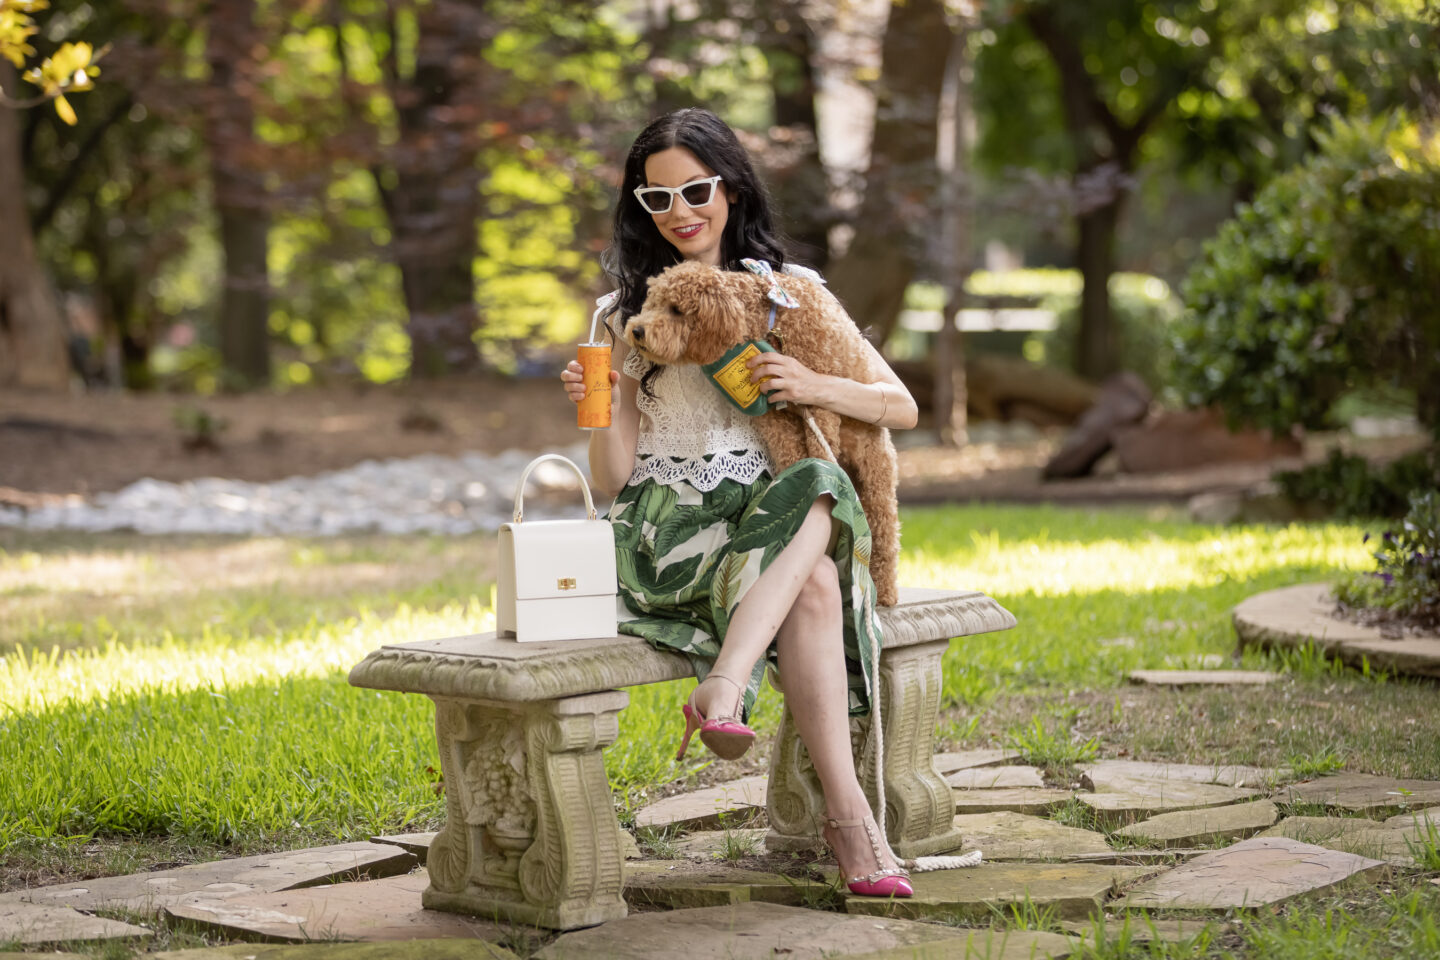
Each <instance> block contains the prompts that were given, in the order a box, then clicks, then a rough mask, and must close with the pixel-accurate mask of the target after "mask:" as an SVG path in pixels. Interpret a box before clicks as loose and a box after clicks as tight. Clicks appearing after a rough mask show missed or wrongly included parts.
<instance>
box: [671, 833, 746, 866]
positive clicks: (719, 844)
mask: <svg viewBox="0 0 1440 960" xmlns="http://www.w3.org/2000/svg"><path fill="white" fill-rule="evenodd" d="M767 832H769V831H768V830H767V829H766V828H765V827H758V828H756V829H753V830H751V829H744V828H742V829H738V830H699V831H696V832H695V833H692V834H689V835H688V836H686V837H684V838H683V839H681V840H676V841H675V852H676V853H678V854H680V855H681V856H682V857H688V858H689V859H691V860H717V859H725V857H726V854H727V853H729V852H733V851H735V850H749V851H751V852H753V853H763V852H764V851H765V834H766V833H767Z"/></svg>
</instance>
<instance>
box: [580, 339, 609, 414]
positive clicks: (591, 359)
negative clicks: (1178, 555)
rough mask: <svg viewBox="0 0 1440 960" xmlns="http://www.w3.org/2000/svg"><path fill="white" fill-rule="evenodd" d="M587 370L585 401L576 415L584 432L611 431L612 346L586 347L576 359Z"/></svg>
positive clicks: (581, 346)
mask: <svg viewBox="0 0 1440 960" xmlns="http://www.w3.org/2000/svg"><path fill="white" fill-rule="evenodd" d="M576 359H577V360H579V361H580V366H582V367H584V368H585V399H583V400H581V401H580V403H579V404H578V405H577V407H578V408H577V410H576V411H575V416H576V421H577V423H578V424H579V426H580V429H581V430H607V429H609V427H610V344H608V343H582V344H580V349H579V354H578V355H577V357H576Z"/></svg>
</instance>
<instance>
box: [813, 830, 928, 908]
mask: <svg viewBox="0 0 1440 960" xmlns="http://www.w3.org/2000/svg"><path fill="white" fill-rule="evenodd" d="M841 827H864V828H865V834H866V836H868V837H869V838H870V849H871V850H873V851H875V865H876V866H877V867H878V866H880V864H882V863H884V862H885V859H884V858H883V857H882V856H881V855H880V833H879V831H878V830H877V829H876V827H875V819H874V818H873V817H870V816H865V817H862V818H860V819H859V820H836V819H835V818H834V817H826V818H825V828H826V829H827V830H838V829H840V828H841ZM825 842H826V843H830V849H831V850H834V849H835V844H834V843H831V842H830V840H829V838H826V841H825ZM845 886H846V887H848V888H849V889H850V892H851V893H853V894H855V895H856V896H859V897H913V896H914V895H915V888H914V887H912V886H911V885H910V874H909V873H908V872H906V871H905V870H902V869H900V868H899V867H888V868H885V867H882V868H881V869H879V870H876V871H875V872H874V873H868V874H865V875H864V876H859V877H850V878H849V879H847V880H846V881H845Z"/></svg>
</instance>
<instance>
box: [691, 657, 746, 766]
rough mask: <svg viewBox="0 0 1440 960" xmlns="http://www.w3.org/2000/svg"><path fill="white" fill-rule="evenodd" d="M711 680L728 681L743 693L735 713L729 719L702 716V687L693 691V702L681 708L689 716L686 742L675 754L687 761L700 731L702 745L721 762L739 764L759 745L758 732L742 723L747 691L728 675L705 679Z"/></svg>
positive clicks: (736, 701)
mask: <svg viewBox="0 0 1440 960" xmlns="http://www.w3.org/2000/svg"><path fill="white" fill-rule="evenodd" d="M711 679H715V680H724V681H725V682H726V683H729V684H730V685H731V686H733V687H734V688H735V689H736V690H737V691H739V694H740V695H739V696H738V697H737V698H736V700H735V712H734V713H732V714H730V715H728V716H716V717H707V716H705V715H704V714H703V713H701V712H700V708H699V707H697V706H695V691H696V690H699V689H700V685H699V684H696V685H695V690H692V691H690V697H689V699H687V700H686V701H685V703H684V705H683V706H681V708H680V712H681V713H683V714H685V739H683V740H681V741H680V752H679V753H677V754H675V759H676V760H684V759H685V750H686V748H687V747H689V746H690V735H691V734H692V733H695V732H696V731H697V730H698V731H699V732H700V742H701V743H703V744H705V746H707V747H709V748H710V752H711V753H713V754H715V756H717V757H719V758H720V759H721V760H739V759H740V758H741V757H743V756H744V755H745V751H746V750H749V749H750V745H751V744H752V743H754V742H755V731H754V730H751V729H750V728H749V727H747V726H745V724H743V723H741V722H740V710H741V707H742V706H743V704H744V702H745V688H744V687H742V686H740V684H738V683H736V682H735V681H734V680H731V679H730V678H729V677H727V676H725V675H724V674H720V673H711V674H709V675H708V676H706V677H705V680H711ZM701 682H702V683H703V682H704V681H701Z"/></svg>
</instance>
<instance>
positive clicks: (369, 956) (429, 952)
mask: <svg viewBox="0 0 1440 960" xmlns="http://www.w3.org/2000/svg"><path fill="white" fill-rule="evenodd" d="M7 960H8V957H7ZM145 960H517V958H516V956H515V954H513V953H511V952H510V951H509V950H506V949H505V948H504V947H500V946H496V945H495V944H493V943H486V942H485V941H484V940H412V941H410V942H408V943H402V942H391V943H307V944H305V945H304V946H297V945H296V944H293V943H292V944H270V943H238V944H234V945H232V946H228V947H200V948H198V949H194V950H172V951H169V952H167V953H153V954H149V955H147V956H146V957H145Z"/></svg>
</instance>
